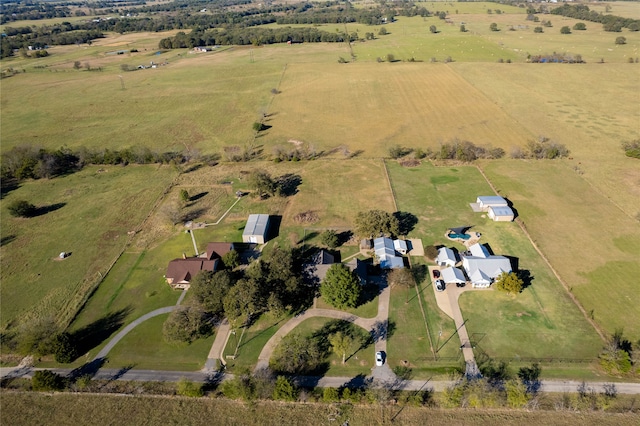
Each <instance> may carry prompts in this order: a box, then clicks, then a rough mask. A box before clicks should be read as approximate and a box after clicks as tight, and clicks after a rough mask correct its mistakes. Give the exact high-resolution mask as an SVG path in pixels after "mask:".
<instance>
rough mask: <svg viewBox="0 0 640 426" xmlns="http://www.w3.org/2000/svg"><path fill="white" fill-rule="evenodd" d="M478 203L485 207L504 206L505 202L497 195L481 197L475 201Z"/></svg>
mask: <svg viewBox="0 0 640 426" xmlns="http://www.w3.org/2000/svg"><path fill="white" fill-rule="evenodd" d="M476 201H477V202H479V203H482V204H484V205H485V206H506V205H507V200H505V199H504V198H502V197H500V196H499V195H481V196H479V197H478V199H477V200H476Z"/></svg>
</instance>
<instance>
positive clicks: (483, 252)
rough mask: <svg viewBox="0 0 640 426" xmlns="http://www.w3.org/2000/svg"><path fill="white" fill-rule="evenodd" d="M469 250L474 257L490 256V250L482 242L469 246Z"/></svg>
mask: <svg viewBox="0 0 640 426" xmlns="http://www.w3.org/2000/svg"><path fill="white" fill-rule="evenodd" d="M469 251H470V252H471V255H472V256H474V257H485V258H486V257H489V251H488V250H487V248H486V247H485V246H483V245H482V244H478V243H476V244H473V245H471V246H469Z"/></svg>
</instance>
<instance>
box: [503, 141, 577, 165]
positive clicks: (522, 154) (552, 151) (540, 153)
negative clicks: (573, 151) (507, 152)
mask: <svg viewBox="0 0 640 426" xmlns="http://www.w3.org/2000/svg"><path fill="white" fill-rule="evenodd" d="M567 156H569V150H568V149H567V147H566V146H565V145H563V144H561V143H557V142H554V141H552V140H551V139H549V138H547V137H544V136H541V137H540V138H538V140H531V141H529V142H527V146H526V147H525V149H522V148H520V147H516V148H513V150H512V151H511V158H531V159H534V160H542V159H548V160H553V159H556V158H564V157H567Z"/></svg>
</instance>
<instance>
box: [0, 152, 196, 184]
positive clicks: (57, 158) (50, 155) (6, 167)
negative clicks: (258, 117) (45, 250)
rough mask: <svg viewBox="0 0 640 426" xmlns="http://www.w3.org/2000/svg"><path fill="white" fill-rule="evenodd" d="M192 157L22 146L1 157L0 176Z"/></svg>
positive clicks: (42, 174)
mask: <svg viewBox="0 0 640 426" xmlns="http://www.w3.org/2000/svg"><path fill="white" fill-rule="evenodd" d="M192 158H193V156H192V155H189V154H185V153H180V152H162V153H160V152H156V151H152V150H151V149H149V148H147V147H144V146H134V147H131V148H124V149H121V150H110V149H108V148H105V149H102V150H95V151H93V150H89V149H87V148H84V147H81V148H79V149H77V150H75V151H74V150H71V149H70V148H66V147H63V148H59V149H56V150H51V149H45V148H36V147H33V146H30V145H21V146H17V147H14V148H12V149H11V150H9V151H7V152H6V153H4V154H3V155H2V159H1V160H0V161H1V163H0V177H1V178H2V180H3V181H4V180H11V179H17V180H23V179H41V178H52V177H55V176H61V175H65V174H68V173H73V172H76V171H78V170H80V169H82V168H83V167H84V166H85V165H87V164H110V165H115V164H122V165H127V164H153V163H164V164H168V163H171V162H174V163H185V162H187V161H189V160H190V159H192ZM207 159H208V158H207V157H206V158H205V161H207Z"/></svg>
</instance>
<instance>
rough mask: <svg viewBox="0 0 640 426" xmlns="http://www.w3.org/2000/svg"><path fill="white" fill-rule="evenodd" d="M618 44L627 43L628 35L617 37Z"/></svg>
mask: <svg viewBox="0 0 640 426" xmlns="http://www.w3.org/2000/svg"><path fill="white" fill-rule="evenodd" d="M616 44H627V38H626V37H616Z"/></svg>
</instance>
